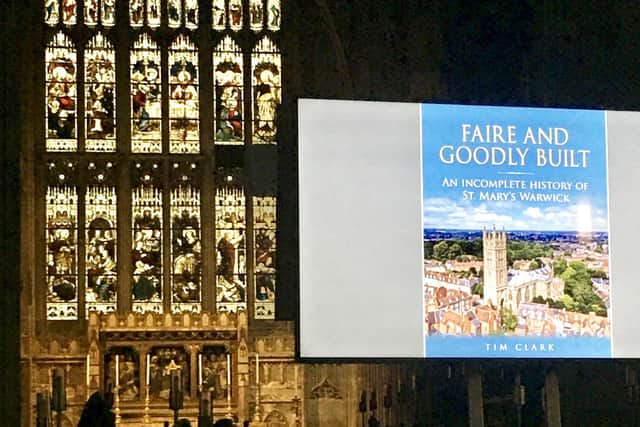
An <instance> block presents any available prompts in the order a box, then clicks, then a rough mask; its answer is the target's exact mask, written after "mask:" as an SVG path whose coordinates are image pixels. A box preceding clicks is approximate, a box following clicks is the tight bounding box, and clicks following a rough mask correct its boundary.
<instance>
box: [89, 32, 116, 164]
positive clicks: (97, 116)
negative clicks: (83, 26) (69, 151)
mask: <svg viewBox="0 0 640 427" xmlns="http://www.w3.org/2000/svg"><path fill="white" fill-rule="evenodd" d="M114 63H115V53H114V51H113V49H112V48H111V44H110V43H109V42H108V41H107V40H106V39H105V38H104V37H103V36H102V35H101V34H98V35H97V36H96V37H95V38H94V39H92V40H91V41H90V42H89V49H87V52H86V54H85V64H86V72H85V87H86V102H87V107H86V114H87V126H86V132H87V141H86V149H87V151H115V149H116V144H115V83H116V76H115V66H114Z"/></svg>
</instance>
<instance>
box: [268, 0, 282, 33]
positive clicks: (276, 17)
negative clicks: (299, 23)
mask: <svg viewBox="0 0 640 427" xmlns="http://www.w3.org/2000/svg"><path fill="white" fill-rule="evenodd" d="M268 1H269V3H268V6H267V8H268V9H269V18H268V20H267V26H268V27H269V29H270V30H273V31H275V30H279V29H280V0H268Z"/></svg>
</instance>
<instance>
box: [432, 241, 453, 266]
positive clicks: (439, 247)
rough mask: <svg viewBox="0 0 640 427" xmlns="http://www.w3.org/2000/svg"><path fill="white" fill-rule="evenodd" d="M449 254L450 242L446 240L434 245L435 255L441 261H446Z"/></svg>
mask: <svg viewBox="0 0 640 427" xmlns="http://www.w3.org/2000/svg"><path fill="white" fill-rule="evenodd" d="M448 254H449V244H448V243H447V241H446V240H443V241H441V242H438V243H436V244H435V245H434V246H433V257H434V258H435V259H437V260H439V261H446V260H447V255H448Z"/></svg>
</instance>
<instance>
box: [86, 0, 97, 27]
mask: <svg viewBox="0 0 640 427" xmlns="http://www.w3.org/2000/svg"><path fill="white" fill-rule="evenodd" d="M99 13H100V7H99V6H98V0H85V1H84V23H85V24H87V25H88V26H93V25H97V24H98V15H99Z"/></svg>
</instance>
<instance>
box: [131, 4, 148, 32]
mask: <svg viewBox="0 0 640 427" xmlns="http://www.w3.org/2000/svg"><path fill="white" fill-rule="evenodd" d="M129 19H130V23H131V26H133V27H140V26H142V24H143V23H144V1H143V0H130V1H129Z"/></svg>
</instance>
